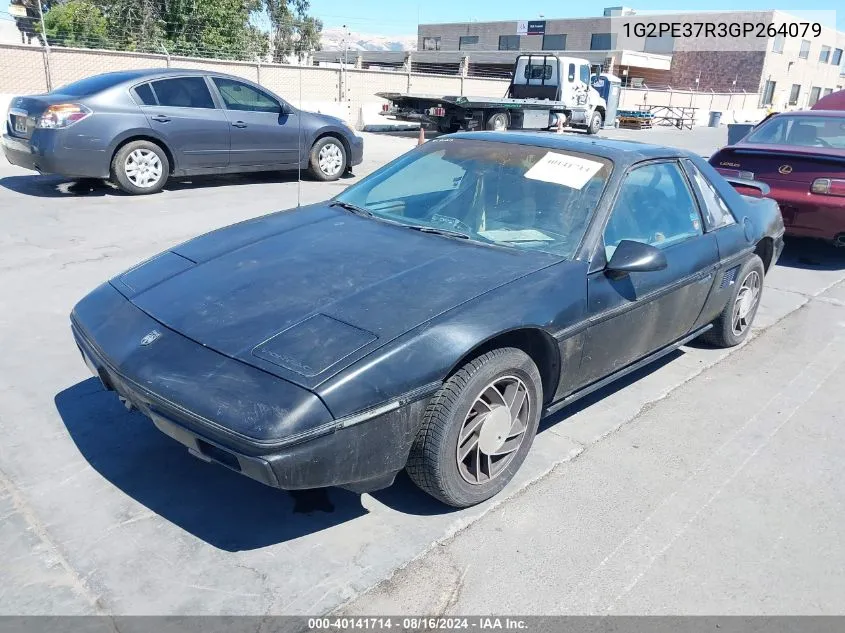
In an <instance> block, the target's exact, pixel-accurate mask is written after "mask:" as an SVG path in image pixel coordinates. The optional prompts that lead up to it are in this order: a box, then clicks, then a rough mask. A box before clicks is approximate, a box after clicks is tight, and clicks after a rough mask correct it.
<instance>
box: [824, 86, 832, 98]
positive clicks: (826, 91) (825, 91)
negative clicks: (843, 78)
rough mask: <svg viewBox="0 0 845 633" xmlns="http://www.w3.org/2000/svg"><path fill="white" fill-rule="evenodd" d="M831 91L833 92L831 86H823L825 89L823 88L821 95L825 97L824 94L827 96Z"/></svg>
mask: <svg viewBox="0 0 845 633" xmlns="http://www.w3.org/2000/svg"><path fill="white" fill-rule="evenodd" d="M831 92H833V88H825V89H824V92H823V93H822V96H823V97H826V96H827V95H829V94H830V93H831Z"/></svg>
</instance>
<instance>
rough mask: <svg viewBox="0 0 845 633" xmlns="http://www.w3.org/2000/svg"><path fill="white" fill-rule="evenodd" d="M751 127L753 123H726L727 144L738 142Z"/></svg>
mask: <svg viewBox="0 0 845 633" xmlns="http://www.w3.org/2000/svg"><path fill="white" fill-rule="evenodd" d="M753 128H754V124H753V123H728V145H735V144H737V143H739V141H741V140H742V139H744V138H745V137H746V136H748V133H749V132H750V131H751V130H752V129H753Z"/></svg>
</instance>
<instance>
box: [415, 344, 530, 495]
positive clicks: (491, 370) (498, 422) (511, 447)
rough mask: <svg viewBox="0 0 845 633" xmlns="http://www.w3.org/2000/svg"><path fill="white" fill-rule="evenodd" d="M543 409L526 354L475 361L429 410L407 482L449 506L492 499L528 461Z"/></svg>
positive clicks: (498, 353)
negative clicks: (527, 456)
mask: <svg viewBox="0 0 845 633" xmlns="http://www.w3.org/2000/svg"><path fill="white" fill-rule="evenodd" d="M496 394H499V395H496ZM499 396H501V398H500V397H499ZM510 398H513V399H512V400H511V401H510V402H508V399H510ZM487 402H490V404H489V405H488V404H486V403H487ZM508 405H510V406H508ZM542 406H543V387H542V382H541V379H540V372H539V371H538V370H537V366H536V365H535V364H534V362H533V361H532V360H531V358H530V357H529V356H528V355H527V354H526V353H525V352H523V351H522V350H519V349H515V348H512V347H505V348H500V349H495V350H492V351H490V352H487V353H486V354H483V355H482V356H479V357H478V358H475V359H473V360H471V361H469V362H468V363H466V364H465V365H464V366H463V367H461V368H460V369H459V370H458V371H457V372H456V373H455V374H454V375H452V376H451V377H450V378H449V379H448V380H447V381H446V382H445V383H443V386H442V387H441V388H440V389H439V390H438V391H437V393H436V394H435V395H434V396H433V397H432V399H431V401H430V402H429V404H428V407H427V408H426V411H425V414H424V417H423V424H422V427H421V428H420V431H419V433H418V435H417V437H416V439H415V440H414V443H413V445H412V447H411V453H410V455H409V457H408V464H407V467H406V468H407V471H408V475H409V476H410V477H411V479H412V480H413V481H414V483H416V484H417V486H419V487H420V488H421V489H422V490H424V491H425V492H427V493H428V494H430V495H431V496H433V497H435V498H436V499H439V500H440V501H442V502H443V503H445V504H448V505H450V506H454V507H457V508H465V507H468V506H472V505H475V504H477V503H480V502H482V501H484V500H486V499H489V498H490V497H492V496H493V495H495V494H496V493H498V492H499V491H500V490H502V488H504V487H505V486H506V485H507V484H508V482H509V481H510V480H511V479H512V478H513V476H514V474H515V473H516V471H517V470H518V469H519V467H520V466H521V465H522V462H523V461H524V460H525V456H526V455H527V454H528V451H529V450H530V448H531V444H532V442H533V441H534V436H535V435H536V434H537V425H538V424H539V422H540V412H541V410H542ZM514 411H515V412H516V413H514ZM473 424H475V426H473Z"/></svg>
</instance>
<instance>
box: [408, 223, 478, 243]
mask: <svg viewBox="0 0 845 633" xmlns="http://www.w3.org/2000/svg"><path fill="white" fill-rule="evenodd" d="M405 226H407V227H408V228H409V229H413V230H415V231H419V232H420V233H434V234H435V235H444V236H446V237H458V238H460V239H462V240H468V239H470V235H469V234H468V233H463V232H461V231H453V230H452V229H441V228H438V227H436V226H422V225H419V224H406V225H405Z"/></svg>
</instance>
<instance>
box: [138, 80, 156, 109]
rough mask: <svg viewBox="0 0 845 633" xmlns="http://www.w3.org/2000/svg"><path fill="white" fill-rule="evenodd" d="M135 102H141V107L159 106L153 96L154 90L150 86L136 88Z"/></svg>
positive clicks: (144, 85)
mask: <svg viewBox="0 0 845 633" xmlns="http://www.w3.org/2000/svg"><path fill="white" fill-rule="evenodd" d="M135 101H138V102H140V105H151V106H154V105H158V104H157V102H156V97H155V95H154V94H153V89H152V88H150V84H141V85H140V86H135Z"/></svg>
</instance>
